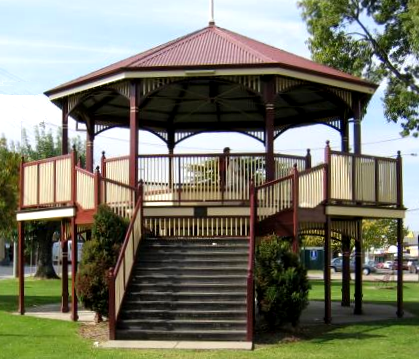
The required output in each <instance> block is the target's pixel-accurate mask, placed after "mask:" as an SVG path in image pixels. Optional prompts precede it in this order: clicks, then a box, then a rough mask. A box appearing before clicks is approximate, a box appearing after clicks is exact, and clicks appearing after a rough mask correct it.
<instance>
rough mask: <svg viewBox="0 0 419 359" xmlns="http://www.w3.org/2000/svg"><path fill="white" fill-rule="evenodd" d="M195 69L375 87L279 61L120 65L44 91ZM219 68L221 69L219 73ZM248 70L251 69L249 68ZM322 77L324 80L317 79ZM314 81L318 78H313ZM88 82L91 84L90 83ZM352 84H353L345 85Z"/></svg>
mask: <svg viewBox="0 0 419 359" xmlns="http://www.w3.org/2000/svg"><path fill="white" fill-rule="evenodd" d="M255 69H261V70H262V71H260V73H255V71H254V70H255ZM197 70H215V71H214V73H213V74H212V76H223V75H228V72H229V70H231V72H232V73H235V74H237V75H239V74H242V75H245V74H252V75H257V74H259V75H268V74H271V75H282V76H289V77H295V78H300V79H306V80H307V81H312V82H318V83H327V82H328V81H327V80H330V81H331V82H332V83H333V85H332V86H336V87H342V88H347V89H350V90H353V91H358V92H363V93H368V94H371V95H372V94H373V93H374V92H375V90H376V89H377V88H378V85H377V84H374V83H372V82H369V81H366V80H362V79H358V78H355V77H354V78H347V77H343V76H342V77H341V76H336V75H332V74H325V73H322V72H318V71H313V70H310V69H302V68H300V67H297V66H290V65H286V64H278V63H260V64H229V65H211V64H207V65H193V66H185V65H183V66H161V67H156V66H153V67H139V68H119V69H116V70H112V71H109V72H107V73H102V74H100V75H97V76H92V77H89V78H87V79H82V80H80V81H75V82H72V83H70V84H68V85H66V84H64V85H61V86H58V87H55V88H53V89H50V90H48V91H45V92H44V94H45V95H46V96H48V97H49V98H50V99H51V100H56V99H59V98H61V97H65V96H68V95H71V94H74V93H78V92H82V91H86V90H89V89H92V88H95V87H99V86H103V85H105V84H108V83H113V82H116V81H120V80H124V79H130V78H132V79H135V78H153V77H165V76H167V77H185V78H186V77H187V72H188V71H197ZM220 70H221V72H220ZM249 70H250V71H249ZM298 74H301V75H308V76H309V78H305V77H304V76H296V75H298ZM195 76H199V73H197V72H196V73H195ZM201 76H210V75H209V74H208V72H205V73H203V74H202V75H201ZM321 79H324V80H326V81H319V80H321ZM316 80H317V81H316ZM89 84H90V86H89ZM345 84H346V85H352V86H345Z"/></svg>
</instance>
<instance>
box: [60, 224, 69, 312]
mask: <svg viewBox="0 0 419 359" xmlns="http://www.w3.org/2000/svg"><path fill="white" fill-rule="evenodd" d="M61 248H62V257H63V261H62V268H63V269H62V270H63V274H62V278H61V288H62V293H61V312H62V313H68V311H69V306H68V238H67V232H66V225H65V221H64V220H62V221H61Z"/></svg>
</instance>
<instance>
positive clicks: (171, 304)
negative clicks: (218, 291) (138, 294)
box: [124, 298, 247, 311]
mask: <svg viewBox="0 0 419 359" xmlns="http://www.w3.org/2000/svg"><path fill="white" fill-rule="evenodd" d="M140 308H141V309H151V310H205V311H212V310H246V309H247V307H246V300H244V299H242V300H212V301H208V302H202V301H200V300H198V301H197V300H182V301H180V300H179V301H170V300H165V301H164V300H160V301H154V300H152V301H139V300H136V299H132V298H127V299H126V301H124V309H126V310H131V309H140Z"/></svg>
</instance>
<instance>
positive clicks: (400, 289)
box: [396, 219, 404, 318]
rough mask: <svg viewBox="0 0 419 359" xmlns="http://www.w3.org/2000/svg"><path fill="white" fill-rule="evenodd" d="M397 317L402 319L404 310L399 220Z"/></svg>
mask: <svg viewBox="0 0 419 359" xmlns="http://www.w3.org/2000/svg"><path fill="white" fill-rule="evenodd" d="M397 263H398V266H397V312H396V314H397V317H398V318H402V317H403V315H404V310H403V220H402V219H398V220H397Z"/></svg>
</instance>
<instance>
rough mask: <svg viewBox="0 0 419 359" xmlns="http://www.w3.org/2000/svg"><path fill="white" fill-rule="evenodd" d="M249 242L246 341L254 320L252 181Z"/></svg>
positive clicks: (254, 198) (254, 194) (254, 203)
mask: <svg viewBox="0 0 419 359" xmlns="http://www.w3.org/2000/svg"><path fill="white" fill-rule="evenodd" d="M249 197H250V198H249V199H250V240H249V242H250V243H249V263H248V267H247V330H246V331H247V334H246V340H247V341H249V342H251V341H253V328H254V320H255V319H254V318H255V314H254V313H255V300H254V297H255V289H254V280H253V268H254V261H255V237H256V218H257V208H256V206H257V192H256V191H255V185H254V182H253V181H252V182H251V183H250V195H249Z"/></svg>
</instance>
